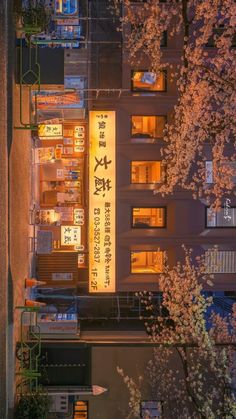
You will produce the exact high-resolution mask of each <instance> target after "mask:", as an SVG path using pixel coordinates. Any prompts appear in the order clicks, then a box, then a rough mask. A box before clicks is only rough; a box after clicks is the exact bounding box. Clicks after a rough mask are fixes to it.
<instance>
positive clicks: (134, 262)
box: [131, 251, 163, 274]
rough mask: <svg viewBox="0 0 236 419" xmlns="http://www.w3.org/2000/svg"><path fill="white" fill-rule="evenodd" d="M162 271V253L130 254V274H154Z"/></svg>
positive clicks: (144, 252)
mask: <svg viewBox="0 0 236 419" xmlns="http://www.w3.org/2000/svg"><path fill="white" fill-rule="evenodd" d="M162 270H163V252H159V251H158V252H149V251H134V252H131V273H132V274H155V273H161V272H162Z"/></svg>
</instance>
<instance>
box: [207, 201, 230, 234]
mask: <svg viewBox="0 0 236 419" xmlns="http://www.w3.org/2000/svg"><path fill="white" fill-rule="evenodd" d="M230 202H231V201H230V199H229V198H226V200H225V203H224V207H222V208H220V210H219V211H217V212H216V211H213V210H211V209H210V208H207V209H206V226H207V227H210V228H214V227H219V228H220V227H221V228H226V227H236V207H231V205H230Z"/></svg>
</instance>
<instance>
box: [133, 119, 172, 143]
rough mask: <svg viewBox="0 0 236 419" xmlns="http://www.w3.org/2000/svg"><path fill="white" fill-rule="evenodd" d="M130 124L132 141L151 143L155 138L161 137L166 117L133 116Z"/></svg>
mask: <svg viewBox="0 0 236 419" xmlns="http://www.w3.org/2000/svg"><path fill="white" fill-rule="evenodd" d="M131 122H132V128H131V136H132V141H135V140H136V141H137V142H138V141H140V142H152V141H153V140H155V139H156V138H162V137H163V130H164V128H165V124H166V117H165V116H141V115H140V116H139V115H133V116H132V117H131Z"/></svg>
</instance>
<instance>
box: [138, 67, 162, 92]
mask: <svg viewBox="0 0 236 419" xmlns="http://www.w3.org/2000/svg"><path fill="white" fill-rule="evenodd" d="M132 90H133V91H137V92H164V91H165V90H166V72H165V71H161V72H160V74H159V76H158V77H157V75H156V74H155V73H152V72H150V71H132Z"/></svg>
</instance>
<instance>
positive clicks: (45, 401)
mask: <svg viewBox="0 0 236 419" xmlns="http://www.w3.org/2000/svg"><path fill="white" fill-rule="evenodd" d="M49 408H50V398H49V396H48V394H47V393H44V392H42V391H33V392H31V393H29V394H22V395H20V397H19V399H18V402H17V404H16V409H15V415H14V418H15V419H47V417H48V413H49Z"/></svg>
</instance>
